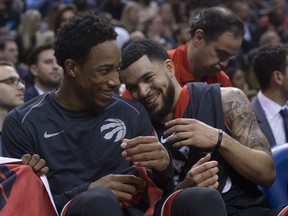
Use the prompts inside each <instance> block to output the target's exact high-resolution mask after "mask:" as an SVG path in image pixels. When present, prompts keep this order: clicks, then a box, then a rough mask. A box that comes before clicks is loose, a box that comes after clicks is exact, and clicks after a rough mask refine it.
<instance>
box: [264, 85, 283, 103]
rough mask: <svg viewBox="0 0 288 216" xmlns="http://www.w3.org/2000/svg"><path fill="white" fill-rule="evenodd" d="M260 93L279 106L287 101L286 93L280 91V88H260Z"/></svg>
mask: <svg viewBox="0 0 288 216" xmlns="http://www.w3.org/2000/svg"><path fill="white" fill-rule="evenodd" d="M262 93H263V94H264V95H265V96H266V97H268V98H269V99H270V100H272V101H274V102H275V103H277V104H279V105H280V106H284V105H285V104H286V103H287V100H288V98H287V94H285V93H283V92H281V90H280V89H271V90H269V89H268V90H262Z"/></svg>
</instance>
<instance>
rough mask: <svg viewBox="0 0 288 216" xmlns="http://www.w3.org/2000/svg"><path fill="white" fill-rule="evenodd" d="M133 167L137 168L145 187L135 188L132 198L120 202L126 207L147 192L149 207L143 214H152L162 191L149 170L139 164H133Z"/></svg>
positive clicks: (137, 200) (149, 215)
mask: <svg viewBox="0 0 288 216" xmlns="http://www.w3.org/2000/svg"><path fill="white" fill-rule="evenodd" d="M133 167H134V168H135V169H137V170H138V172H139V176H138V177H140V178H142V179H144V180H145V181H146V187H145V188H139V189H137V195H136V196H135V197H133V198H132V200H131V201H130V202H129V203H128V202H122V206H123V208H127V207H129V206H133V205H136V204H138V203H139V202H140V201H141V200H142V198H143V195H144V194H145V193H147V195H148V197H149V203H150V207H149V209H148V210H147V211H146V212H145V214H144V216H152V215H153V214H154V205H155V203H156V202H157V201H158V200H160V199H161V197H162V194H163V191H162V190H161V189H160V188H158V187H157V186H156V185H155V183H154V182H153V180H152V179H151V174H152V172H151V170H147V169H145V168H144V167H140V166H136V165H134V166H133Z"/></svg>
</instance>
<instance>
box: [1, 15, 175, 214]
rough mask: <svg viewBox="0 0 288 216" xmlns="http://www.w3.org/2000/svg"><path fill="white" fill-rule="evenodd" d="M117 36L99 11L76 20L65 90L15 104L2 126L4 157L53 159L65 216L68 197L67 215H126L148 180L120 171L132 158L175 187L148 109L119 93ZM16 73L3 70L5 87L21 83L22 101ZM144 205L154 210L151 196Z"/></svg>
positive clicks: (64, 54)
mask: <svg viewBox="0 0 288 216" xmlns="http://www.w3.org/2000/svg"><path fill="white" fill-rule="evenodd" d="M116 37H117V34H116V32H115V31H114V28H113V26H111V25H109V24H107V23H106V22H104V21H103V20H101V19H100V18H99V17H97V16H95V15H93V14H83V15H79V16H77V17H74V18H71V20H70V21H69V22H68V23H67V24H65V25H64V26H63V27H61V29H60V31H59V34H58V37H57V41H56V42H55V56H56V58H57V61H58V63H59V65H60V66H61V67H63V69H64V78H63V81H62V82H61V84H60V86H59V88H57V89H56V90H54V91H50V92H47V93H45V94H43V95H41V96H39V97H37V98H35V99H33V100H30V101H28V102H26V103H25V104H23V105H22V106H19V107H17V108H16V109H14V110H12V111H11V112H10V113H9V114H8V116H7V117H6V120H5V122H4V125H3V136H2V138H3V139H2V140H3V155H4V156H8V157H14V158H20V157H21V156H22V155H24V154H26V153H28V154H31V155H33V154H38V155H39V156H40V157H41V158H42V159H44V160H45V161H46V163H47V166H48V167H49V169H50V172H49V173H48V175H47V178H48V181H49V184H50V188H51V191H52V195H53V198H54V200H55V203H56V207H57V209H58V212H59V214H60V212H61V211H62V209H63V208H64V206H65V204H67V203H69V205H67V208H66V209H65V210H67V212H66V215H96V214H97V215H122V214H123V213H122V208H121V205H120V202H121V203H123V206H126V209H125V210H126V211H128V209H130V208H129V207H130V205H128V206H127V205H124V203H125V204H127V203H129V202H130V201H131V200H132V197H134V196H135V195H136V194H137V190H136V189H138V188H143V187H144V186H145V182H144V180H143V179H142V178H140V177H137V175H136V174H135V175H132V174H120V173H125V172H126V171H124V170H126V169H127V168H131V166H132V165H133V163H136V164H137V165H138V166H141V167H143V169H144V170H146V169H145V168H146V167H147V168H149V169H152V174H151V175H153V176H152V177H151V178H152V180H153V179H154V178H155V179H157V186H158V187H159V190H162V191H163V193H164V194H165V193H167V190H168V192H169V191H170V189H171V188H173V187H171V186H173V185H172V181H171V180H172V174H173V169H172V163H171V159H170V156H169V154H168V151H167V150H165V148H164V147H163V146H162V145H161V143H159V142H158V141H157V138H156V137H154V136H152V131H153V128H152V125H151V123H150V120H149V117H148V115H147V113H146V111H145V109H144V107H142V106H141V104H140V103H136V102H133V101H125V100H123V99H122V98H120V97H119V96H117V95H115V94H114V91H115V89H116V88H117V87H119V84H120V81H119V74H118V71H119V66H120V60H121V56H120V50H119V48H118V46H117V44H116ZM52 53H53V50H52V49H49V55H50V56H51V57H52ZM47 61H48V63H49V62H50V61H51V60H49V59H48V60H47ZM43 64H45V62H44V63H43ZM54 65H56V62H54ZM10 70H11V69H10ZM11 73H12V72H11ZM16 75H17V74H16V73H15V74H14V73H13V77H11V74H10V75H7V76H4V74H3V76H2V74H1V78H2V80H1V81H0V87H1V89H2V87H3V88H4V87H5V88H10V91H12V90H13V88H14V93H15V95H16V94H17V91H19V94H20V87H21V88H22V92H21V94H22V95H21V96H22V98H21V99H22V102H23V88H24V87H23V86H22V84H21V83H19V77H18V76H16ZM17 88H19V90H17ZM16 90H17V91H16ZM7 94H8V92H7ZM1 99H2V98H1ZM140 123H141V124H140ZM138 136H146V137H145V138H143V137H142V138H141V137H140V138H138ZM124 138H125V142H124V143H123V144H122V142H123V139H124ZM146 139H148V140H149V141H152V143H150V142H149V145H146V143H147V141H146ZM143 169H142V170H143ZM132 170H133V169H132ZM169 185H171V186H170V187H169ZM159 196H160V195H158V197H159ZM159 198H161V197H159ZM72 199H73V200H72ZM70 200H72V201H71V202H70ZM148 201H149V200H148ZM140 206H141V204H140ZM143 206H144V207H143ZM143 206H142V207H143V208H141V207H140V209H141V210H140V211H146V210H147V209H148V207H149V203H148V206H147V200H146V201H143ZM131 208H133V205H132V207H131ZM101 212H102V213H101Z"/></svg>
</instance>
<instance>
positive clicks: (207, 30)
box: [123, 6, 244, 98]
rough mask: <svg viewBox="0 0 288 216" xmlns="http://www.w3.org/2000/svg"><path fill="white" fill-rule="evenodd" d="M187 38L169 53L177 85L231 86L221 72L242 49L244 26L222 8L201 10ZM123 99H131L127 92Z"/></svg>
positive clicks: (224, 74)
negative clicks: (209, 84) (188, 83)
mask: <svg viewBox="0 0 288 216" xmlns="http://www.w3.org/2000/svg"><path fill="white" fill-rule="evenodd" d="M190 35H191V39H190V40H189V41H188V42H187V43H186V44H184V45H181V46H179V47H178V48H176V49H173V50H168V54H169V56H170V58H171V60H172V61H173V63H174V67H175V77H176V79H177V81H178V82H179V83H180V85H181V86H183V85H185V84H186V83H187V82H207V83H220V84H221V85H222V86H223V87H228V86H232V84H231V81H230V79H229V77H228V76H227V74H226V73H225V72H224V71H223V69H224V68H225V67H226V66H227V65H228V63H229V60H230V59H231V57H233V56H235V55H236V54H237V52H238V51H239V49H240V47H241V44H242V39H243V35H244V24H243V22H242V21H241V20H240V18H239V17H238V16H236V15H235V14H234V13H233V12H232V11H231V10H229V9H227V8H225V7H218V6H217V7H211V8H207V9H204V10H203V11H201V12H200V13H199V14H197V15H196V16H195V17H194V18H193V20H192V24H191V26H190ZM123 96H124V97H126V98H131V95H130V94H129V91H125V92H124V93H123Z"/></svg>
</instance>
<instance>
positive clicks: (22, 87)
mask: <svg viewBox="0 0 288 216" xmlns="http://www.w3.org/2000/svg"><path fill="white" fill-rule="evenodd" d="M17 88H18V89H20V90H24V89H25V84H24V83H22V82H19V83H18V85H17Z"/></svg>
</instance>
